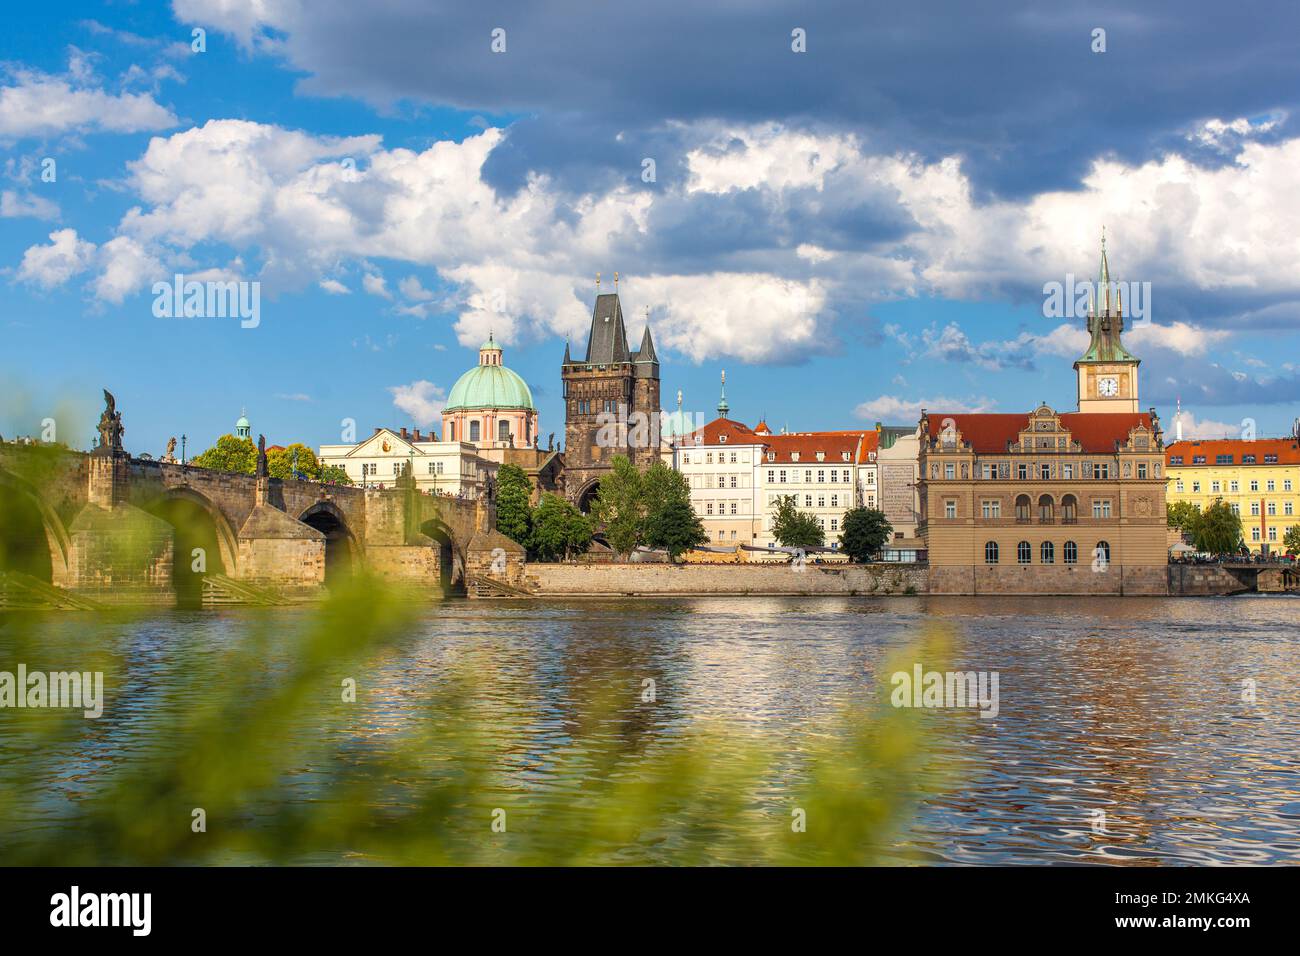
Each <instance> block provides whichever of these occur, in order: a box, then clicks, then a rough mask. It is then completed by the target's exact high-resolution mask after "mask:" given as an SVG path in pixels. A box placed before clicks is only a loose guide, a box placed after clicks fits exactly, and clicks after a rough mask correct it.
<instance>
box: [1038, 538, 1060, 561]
mask: <svg viewBox="0 0 1300 956" xmlns="http://www.w3.org/2000/svg"><path fill="white" fill-rule="evenodd" d="M1038 554H1039V558H1040V560H1041V561H1042V563H1043V564H1052V563H1054V562H1055V561H1056V546H1055V545H1054V544H1052V542H1050V541H1044V542H1043V544H1042V546H1041V547H1040V548H1039V549H1038Z"/></svg>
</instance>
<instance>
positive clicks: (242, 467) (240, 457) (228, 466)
mask: <svg viewBox="0 0 1300 956" xmlns="http://www.w3.org/2000/svg"><path fill="white" fill-rule="evenodd" d="M189 463H190V464H191V465H193V466H194V467H195V468H211V469H213V470H214V471H234V472H239V473H240V474H244V475H251V474H252V473H253V472H254V471H256V470H257V447H256V446H255V445H254V444H253V440H252V439H251V438H236V437H235V436H234V435H222V436H221V437H220V438H218V439H217V443H216V444H215V445H213V446H212V447H211V448H209V449H208V450H207V451H205V452H203V453H202V454H200V455H195V456H194V457H193V458H191V459H190V462H189Z"/></svg>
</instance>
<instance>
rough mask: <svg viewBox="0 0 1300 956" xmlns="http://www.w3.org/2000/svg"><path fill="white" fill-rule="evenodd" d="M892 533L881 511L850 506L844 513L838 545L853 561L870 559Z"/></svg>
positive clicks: (892, 530) (876, 553) (887, 520)
mask: <svg viewBox="0 0 1300 956" xmlns="http://www.w3.org/2000/svg"><path fill="white" fill-rule="evenodd" d="M893 533H894V529H893V526H891V525H890V523H889V519H888V518H886V517H885V513H884V512H883V511H877V510H875V509H874V508H852V509H850V510H849V511H847V512H845V514H844V530H843V531H841V532H840V547H841V548H842V549H843V550H844V553H845V554H847V555H848V556H849V557H850V558H851V559H852V560H854V561H859V562H863V561H870V560H871V559H872V558H874V557H875V556H876V555H878V554H879V553H880V549H881V548H883V547H884V546H885V542H886V541H888V540H889V536H890V535H891V534H893Z"/></svg>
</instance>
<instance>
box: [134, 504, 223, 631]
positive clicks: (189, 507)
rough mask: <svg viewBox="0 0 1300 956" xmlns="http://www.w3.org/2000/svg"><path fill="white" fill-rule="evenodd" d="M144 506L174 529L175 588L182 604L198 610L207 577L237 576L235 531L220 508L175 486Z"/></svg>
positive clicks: (173, 584) (173, 583) (173, 566)
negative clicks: (217, 575) (235, 574)
mask: <svg viewBox="0 0 1300 956" xmlns="http://www.w3.org/2000/svg"><path fill="white" fill-rule="evenodd" d="M142 507H143V509H144V510H145V511H147V512H149V513H150V514H152V515H154V516H156V517H158V518H161V519H162V520H163V521H166V522H167V523H168V524H169V525H171V526H172V532H173V559H172V586H173V587H174V588H175V589H176V599H177V603H178V604H179V605H181V606H182V607H197V606H199V605H200V604H201V603H202V599H203V579H204V578H205V577H206V576H208V575H213V574H229V575H232V576H233V575H234V573H235V568H236V564H237V562H238V558H239V546H238V539H237V535H236V532H235V529H234V528H233V527H232V526H231V524H230V520H229V519H228V518H227V517H226V515H225V513H224V512H223V511H222V510H221V508H220V507H218V506H217V504H216V503H215V502H213V501H212V500H211V499H210V498H208V497H207V496H206V495H204V494H203V493H202V492H200V491H196V490H195V489H193V488H191V487H189V486H187V485H173V486H172V487H169V488H167V489H166V490H165V491H163V493H162V494H161V495H159V496H158V497H156V498H154V499H152V500H150V501H147V502H143V503H142ZM200 550H201V554H200V553H199V551H200Z"/></svg>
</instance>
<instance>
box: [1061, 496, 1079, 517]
mask: <svg viewBox="0 0 1300 956" xmlns="http://www.w3.org/2000/svg"><path fill="white" fill-rule="evenodd" d="M1061 520H1062V521H1064V522H1065V523H1066V524H1074V523H1075V522H1076V521H1078V520H1079V500H1078V499H1077V498H1075V497H1074V495H1066V496H1065V497H1064V498H1062V499H1061Z"/></svg>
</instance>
